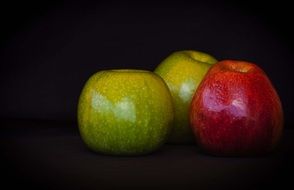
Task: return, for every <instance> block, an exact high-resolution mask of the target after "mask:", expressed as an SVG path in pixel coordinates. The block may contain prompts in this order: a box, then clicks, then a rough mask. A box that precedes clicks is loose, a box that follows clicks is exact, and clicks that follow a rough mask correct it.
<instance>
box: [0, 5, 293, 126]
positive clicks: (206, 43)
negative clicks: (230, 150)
mask: <svg viewBox="0 0 294 190" xmlns="http://www.w3.org/2000/svg"><path fill="white" fill-rule="evenodd" d="M290 7H291V6H290V4H289V3H288V4H287V3H286V2H283V1H279V2H270V1H269V2H268V1H267V2H261V1H252V2H251V1H246V2H239V1H238V2H234V1H209V0H208V1H204V2H199V1H154V2H152V1H104V2H101V1H99V2H97V1H96V2H95V1H93V2H89V1H40V2H33V1H25V2H10V3H9V4H7V5H4V6H1V9H3V10H2V11H1V14H2V15H1V19H2V21H1V28H2V29H1V30H2V32H4V33H2V35H1V52H0V57H1V68H0V69H1V73H0V85H1V95H0V97H1V98H0V104H1V107H2V108H1V109H0V116H1V117H2V118H33V119H46V120H71V121H75V118H76V107H77V101H78V96H79V94H80V91H81V89H82V87H83V85H84V83H85V81H86V80H87V79H88V78H89V77H90V76H91V75H92V74H93V73H95V72H97V71H99V70H103V69H112V68H137V69H148V70H153V69H154V68H155V67H156V66H157V65H158V64H159V63H160V62H161V61H162V60H163V59H164V58H165V57H166V56H168V55H169V54H170V53H171V52H173V51H177V50H183V49H195V50H201V51H204V52H207V53H210V54H212V55H214V56H215V57H216V58H217V59H219V60H222V59H241V60H247V61H251V62H254V63H256V64H258V65H259V66H260V67H262V68H263V69H264V70H265V72H266V73H267V74H268V76H269V78H270V79H271V80H272V82H273V84H274V86H275V87H276V89H277V91H278V93H279V95H280V97H281V100H282V104H283V107H284V111H285V118H286V119H285V120H286V127H288V128H290V127H291V126H293V122H292V121H293V120H291V116H293V109H292V107H293V97H294V94H293V88H292V86H293V77H294V76H293V71H292V69H291V68H292V65H293V62H292V55H293V36H292V34H293V29H292V27H291V25H292V23H293V19H292V16H293V13H292V11H291V9H290Z"/></svg>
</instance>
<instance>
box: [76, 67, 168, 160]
mask: <svg viewBox="0 0 294 190" xmlns="http://www.w3.org/2000/svg"><path fill="white" fill-rule="evenodd" d="M173 118H174V111H173V104H172V99H171V94H170V92H169V90H168V87H167V86H166V84H165V82H164V81H163V80H162V79H161V78H160V77H159V76H157V75H155V74H154V73H152V72H150V71H144V70H122V69H121V70H106V71H100V72H97V73H96V74H94V75H93V76H91V77H90V79H89V80H88V81H87V82H86V84H85V86H84V88H83V90H82V92H81V95H80V98H79V103H78V126H79V131H80V134H81V137H82V139H83V141H84V143H85V144H86V145H87V146H88V147H89V148H90V149H91V150H93V151H96V152H100V153H104V154H110V155H140V154H147V153H150V152H152V151H154V150H156V149H158V148H160V146H161V145H162V144H164V143H165V141H166V140H167V137H168V134H169V132H170V130H171V124H172V122H173Z"/></svg>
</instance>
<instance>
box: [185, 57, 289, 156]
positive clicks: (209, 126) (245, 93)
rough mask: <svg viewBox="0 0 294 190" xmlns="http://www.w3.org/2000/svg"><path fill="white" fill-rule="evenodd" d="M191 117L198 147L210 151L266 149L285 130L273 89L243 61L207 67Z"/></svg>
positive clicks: (230, 152) (257, 70)
mask: <svg viewBox="0 0 294 190" xmlns="http://www.w3.org/2000/svg"><path fill="white" fill-rule="evenodd" d="M190 117H191V118H190V119H191V124H192V127H193V129H194V130H193V131H194V133H195V135H196V137H197V141H198V144H199V146H200V147H202V148H203V150H205V151H206V152H208V153H211V154H214V155H225V156H241V155H256V154H264V153H268V152H270V151H272V150H273V148H274V147H275V146H276V145H277V143H278V141H279V140H280V138H281V134H282V130H283V110H282V105H281V102H280V99H279V96H278V94H277V92H276V91H275V89H274V87H273V86H272V84H271V82H270V80H269V79H268V77H267V76H266V74H265V73H264V72H263V71H262V70H261V69H260V68H259V67H258V66H256V65H255V64H251V63H248V62H244V61H235V60H226V61H221V62H219V63H217V64H215V65H214V66H213V67H212V68H211V69H210V70H209V71H208V73H207V75H206V76H205V78H204V79H203V81H202V82H201V84H200V86H199V88H198V89H197V91H196V93H195V96H194V97H193V100H192V103H191V115H190Z"/></svg>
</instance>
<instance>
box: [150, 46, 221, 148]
mask: <svg viewBox="0 0 294 190" xmlns="http://www.w3.org/2000/svg"><path fill="white" fill-rule="evenodd" d="M216 62H217V60H216V59H215V58H214V57H212V56H211V55H209V54H206V53H203V52H199V51H194V50H184V51H177V52H174V53H172V54H171V55H169V56H168V57H167V58H166V59H164V60H163V61H162V62H161V63H160V64H159V65H158V67H157V68H156V69H155V71H154V72H155V73H156V74H158V75H159V76H161V77H162V78H163V80H164V81H165V82H166V84H167V85H168V87H169V89H170V91H171V94H172V99H173V104H174V108H175V120H174V124H173V127H172V131H171V133H170V136H169V139H168V142H170V143H192V142H193V141H194V137H193V133H192V130H191V128H190V125H189V108H190V103H191V100H192V97H193V95H194V92H195V91H196V89H197V87H198V85H199V83H200V82H201V81H202V79H203V77H204V76H205V74H206V72H207V71H208V69H209V68H210V67H211V66H212V64H214V63H216Z"/></svg>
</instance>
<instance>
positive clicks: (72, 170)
mask: <svg viewBox="0 0 294 190" xmlns="http://www.w3.org/2000/svg"><path fill="white" fill-rule="evenodd" d="M1 128H2V129H1V131H0V141H1V142H0V150H1V165H0V166H1V174H2V177H1V178H0V181H2V182H1V183H2V185H8V186H9V188H7V189H12V188H16V187H22V188H33V189H113V188H117V189H121V188H123V189H124V188H139V189H142V188H144V189H151V188H156V189H215V188H217V189H249V188H250V189H260V188H268V187H276V188H278V189H280V188H283V187H286V186H289V185H291V186H292V187H293V182H292V181H291V180H292V179H293V178H292V177H291V171H292V169H293V167H292V166H293V165H292V164H291V161H292V158H293V153H292V152H293V150H294V143H293V138H294V131H293V130H287V129H286V130H285V132H284V136H283V139H282V142H281V144H280V146H279V147H278V149H277V150H276V151H275V152H273V153H272V154H270V155H266V156H260V157H241V158H236V157H235V158H232V157H214V156H210V155H207V154H205V153H203V152H201V151H200V150H199V149H198V148H197V146H196V145H164V146H163V147H162V148H161V149H160V150H158V151H156V152H154V153H153V154H150V155H146V156H136V157H114V156H107V155H101V154H98V153H94V152H91V151H90V150H88V149H87V148H86V147H85V146H84V144H83V142H82V140H81V138H80V136H79V132H78V129H77V125H76V123H73V122H53V121H37V120H36V121H26V120H3V121H1ZM291 178H292V179H291ZM2 185H1V186H2Z"/></svg>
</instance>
